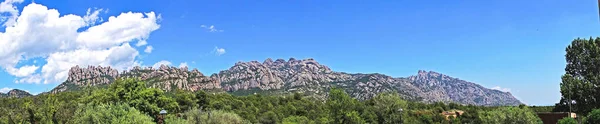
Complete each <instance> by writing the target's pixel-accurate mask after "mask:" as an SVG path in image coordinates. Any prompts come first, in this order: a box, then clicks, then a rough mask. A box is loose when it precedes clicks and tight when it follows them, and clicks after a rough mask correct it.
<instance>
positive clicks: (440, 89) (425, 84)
mask: <svg viewBox="0 0 600 124" xmlns="http://www.w3.org/2000/svg"><path fill="white" fill-rule="evenodd" d="M408 79H409V80H411V81H412V83H413V84H414V85H416V86H418V88H419V89H421V90H422V91H423V92H424V94H425V95H423V96H424V97H425V100H427V101H430V102H435V101H443V102H458V103H463V104H473V105H484V106H499V105H519V104H521V102H520V101H519V100H517V99H516V98H515V97H513V96H512V94H510V93H509V92H502V91H498V90H492V89H487V88H485V87H483V86H481V85H478V84H475V83H471V82H467V81H464V80H460V79H458V78H452V77H450V76H447V75H444V74H440V73H437V72H433V71H429V72H426V71H422V70H421V71H419V72H418V74H417V75H415V76H410V77H408Z"/></svg>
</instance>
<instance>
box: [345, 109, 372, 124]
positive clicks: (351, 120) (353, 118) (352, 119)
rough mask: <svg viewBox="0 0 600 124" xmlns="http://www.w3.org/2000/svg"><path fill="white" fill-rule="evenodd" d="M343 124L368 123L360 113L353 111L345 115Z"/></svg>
mask: <svg viewBox="0 0 600 124" xmlns="http://www.w3.org/2000/svg"><path fill="white" fill-rule="evenodd" d="M343 123H344V124H364V123H366V122H365V120H363V119H362V118H361V117H360V116H359V114H358V112H356V111H352V112H348V113H346V114H345V115H344V120H343Z"/></svg>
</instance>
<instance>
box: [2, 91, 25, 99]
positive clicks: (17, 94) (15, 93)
mask: <svg viewBox="0 0 600 124" xmlns="http://www.w3.org/2000/svg"><path fill="white" fill-rule="evenodd" d="M27 96H32V95H31V94H30V93H29V92H27V91H24V90H19V89H12V90H10V91H8V92H7V93H6V94H4V93H0V97H17V98H21V97H27Z"/></svg>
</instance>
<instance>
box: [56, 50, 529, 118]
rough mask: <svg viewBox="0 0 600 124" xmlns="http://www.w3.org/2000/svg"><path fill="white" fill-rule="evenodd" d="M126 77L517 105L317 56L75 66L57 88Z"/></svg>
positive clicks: (239, 90) (420, 76) (456, 84)
mask: <svg viewBox="0 0 600 124" xmlns="http://www.w3.org/2000/svg"><path fill="white" fill-rule="evenodd" d="M121 77H133V78H139V79H141V80H142V81H146V82H147V83H148V86H149V87H155V88H160V89H163V90H165V91H170V90H173V89H183V90H189V91H196V90H206V89H222V90H225V91H228V92H231V93H233V94H237V95H245V94H253V93H256V92H263V93H265V91H268V92H266V93H275V94H279V93H280V94H289V93H293V92H299V93H305V94H309V95H311V96H315V97H318V98H325V96H326V95H327V91H328V90H329V89H331V88H333V87H337V88H342V89H344V90H345V91H346V92H348V93H349V94H350V95H351V96H352V97H354V98H357V99H359V100H366V99H370V98H372V97H374V96H375V95H377V94H379V93H383V92H396V93H398V94H400V95H401V96H402V97H403V98H405V99H409V100H416V101H423V102H438V101H441V102H457V103H462V104H474V105H487V106H495V105H518V104H520V102H519V100H517V99H515V98H514V97H513V96H512V95H511V94H510V93H507V92H501V91H498V90H492V89H487V88H485V87H482V86H480V85H477V84H475V83H471V82H467V81H463V80H460V79H457V78H452V77H450V76H447V75H443V74H440V73H436V72H432V71H430V72H426V71H418V73H417V75H414V76H409V77H407V78H394V77H390V76H387V75H383V74H377V73H375V74H360V73H359V74H349V73H344V72H335V71H332V70H331V69H330V68H329V67H327V66H325V65H321V64H319V63H318V62H317V61H315V60H314V59H310V58H309V59H303V60H297V59H295V58H290V59H288V60H287V61H286V60H283V59H277V60H275V61H273V60H272V59H267V60H265V61H264V62H262V63H261V62H258V61H249V62H237V63H235V64H234V65H233V66H232V67H231V68H229V69H227V70H223V71H220V72H219V73H216V74H212V75H211V76H210V77H208V76H205V75H204V74H202V73H200V72H199V71H198V70H197V69H193V70H191V71H189V70H188V69H187V67H184V68H176V67H170V66H164V65H162V66H160V67H159V68H156V69H155V68H152V67H144V68H142V67H134V68H132V69H130V70H126V71H123V72H122V73H118V71H117V70H115V69H112V68H110V67H94V66H89V67H87V68H80V67H79V66H76V67H73V68H72V69H71V71H70V72H69V78H68V79H67V81H65V82H64V83H62V84H61V85H59V86H58V87H56V88H55V89H54V90H52V92H53V93H54V92H61V91H66V90H76V89H78V88H81V87H85V86H95V85H106V84H110V83H111V82H113V81H114V80H115V79H118V78H121Z"/></svg>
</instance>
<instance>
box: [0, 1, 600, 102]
mask: <svg viewBox="0 0 600 124" xmlns="http://www.w3.org/2000/svg"><path fill="white" fill-rule="evenodd" d="M16 1H18V0H16ZM31 3H32V1H28V0H25V1H22V2H14V3H13V4H12V5H14V6H15V7H16V8H17V10H18V12H23V9H24V8H25V6H28V5H30V4H31ZM35 4H39V5H42V6H45V7H47V8H49V9H56V10H57V11H58V12H59V13H60V16H64V15H67V14H74V15H78V16H81V17H84V16H85V15H89V14H87V13H86V12H87V11H88V9H90V8H91V10H92V12H94V10H99V9H102V10H100V11H99V12H100V13H99V14H98V15H97V17H99V18H102V20H96V21H95V22H97V23H95V24H90V25H91V26H83V27H82V28H80V29H78V31H79V32H82V31H84V30H87V29H92V28H91V27H94V26H96V25H99V24H102V23H104V22H110V21H112V20H110V19H109V18H110V16H119V15H120V14H121V13H124V12H130V11H131V12H134V13H148V12H154V13H156V16H157V17H158V15H160V18H157V19H156V21H155V22H153V23H148V24H154V23H156V24H158V25H160V26H159V27H158V28H156V29H149V30H148V32H150V33H149V34H148V36H147V37H145V36H146V35H144V33H141V34H140V35H139V36H140V37H143V38H142V39H144V40H145V41H147V45H140V46H138V45H136V44H137V43H138V41H136V39H134V40H132V41H124V42H125V43H129V44H130V46H132V47H131V48H134V49H135V51H136V52H137V53H138V54H137V55H136V54H133V53H132V54H118V55H134V57H135V58H134V59H133V60H129V59H123V60H128V61H126V62H125V63H126V64H122V66H126V65H136V64H137V65H144V66H152V65H154V64H155V63H157V62H159V61H163V60H164V61H169V62H170V63H172V65H174V66H178V65H179V64H180V63H187V65H188V66H189V67H191V68H198V69H199V70H200V71H202V72H203V73H205V74H210V73H216V72H218V71H219V70H223V69H227V68H229V67H231V66H232V65H233V64H234V63H235V62H238V61H250V60H258V61H261V62H262V61H263V60H265V59H266V58H284V59H288V58H290V57H294V58H299V59H302V58H314V59H316V60H317V61H319V62H320V63H321V64H325V65H327V66H329V67H330V68H332V69H333V70H336V71H343V72H353V73H358V72H360V73H374V72H378V73H383V74H387V75H391V76H394V77H406V76H410V75H414V74H416V73H417V71H418V70H431V71H436V72H440V73H443V74H447V75H450V76H452V77H457V78H460V79H464V80H467V81H471V82H475V83H478V84H481V85H483V86H485V87H488V88H493V87H496V88H500V89H505V90H510V92H511V93H512V94H513V95H515V96H516V97H517V98H518V99H520V100H521V101H523V102H525V103H527V104H532V105H553V104H554V103H556V102H557V101H558V100H559V99H560V93H559V83H560V76H561V75H562V74H563V73H564V67H565V60H564V54H565V51H564V50H565V47H566V46H567V45H568V44H569V43H570V42H571V40H573V39H574V38H577V37H586V38H587V37H590V36H594V37H595V36H600V35H598V32H599V30H600V25H599V24H600V21H599V20H598V6H597V3H596V2H595V1H563V0H541V1H522V0H503V1H481V0H464V1H447V0H439V1H438V0H435V1H434V0H432V1H408V0H396V1H353V0H343V1H342V0H339V1H338V0H331V1H317V0H306V1H294V2H290V1H278V0H273V1H270V0H266V1H231V0H221V1H197V0H172V1H164V0H161V1H159V0H143V1H141V0H128V1H114V0H103V1H79V0H68V1H61V0H59V1H56V0H36V1H35ZM31 8H33V7H31ZM1 10H2V9H1V8H0V11H1ZM32 10H33V9H32ZM107 10H108V11H107ZM10 15H11V14H9V13H4V14H0V16H5V17H9V16H10ZM24 15H25V14H20V16H24ZM80 20H81V19H80ZM115 20H116V19H115ZM34 21H35V20H34ZM17 22H18V23H21V22H24V21H21V20H17ZM85 22H86V23H85V24H88V22H89V21H85ZM114 22H116V21H114ZM150 22H152V21H150ZM203 25H204V26H203ZM152 26H153V25H150V26H149V27H152ZM211 26H212V28H211ZM7 27H10V26H2V28H0V32H6V31H7V30H8V29H7ZM115 30H117V29H115ZM45 32H52V31H51V30H46V31H45ZM136 36H138V35H136ZM15 37H16V36H15ZM80 37H81V36H80ZM0 38H1V37H0ZM78 38H79V37H78ZM5 39H6V38H5ZM90 39H92V38H90ZM77 40H79V39H77ZM138 40H139V39H138ZM36 41H39V42H40V44H43V43H41V42H44V40H40V39H36ZM5 42H7V43H8V42H11V41H10V40H8V41H5ZM15 42H16V41H15ZM19 42H27V41H25V40H22V41H19ZM1 43H2V40H1V39H0V44H1ZM24 44H25V43H24ZM116 46H121V47H123V46H125V45H114V44H113V46H108V47H98V49H96V50H106V49H110V48H113V47H116ZM147 46H152V50H151V52H144V50H145V49H146V48H148V47H147ZM23 48H26V47H23ZM32 48H34V47H32ZM124 48H130V47H129V46H127V47H124ZM57 49H59V48H57ZM78 49H80V48H73V49H63V48H62V47H61V48H60V49H59V50H55V49H52V50H50V51H49V52H48V51H44V50H39V51H42V52H40V54H35V55H34V54H31V55H28V52H29V51H35V49H23V50H18V51H20V52H21V53H23V54H15V55H20V56H25V57H27V59H17V60H19V62H18V63H17V64H14V63H13V64H12V65H10V64H8V65H7V66H3V71H0V82H1V83H0V88H18V89H25V90H28V91H31V92H33V93H39V92H43V91H47V90H50V89H52V88H53V87H55V86H56V85H58V84H59V83H60V82H45V83H44V80H45V79H46V78H45V76H39V77H38V79H40V80H34V81H26V82H18V80H20V79H25V78H27V77H30V76H31V75H35V74H39V75H44V74H46V73H45V72H43V71H42V68H44V66H45V65H48V70H52V69H50V68H51V66H50V65H51V64H48V63H50V62H47V61H48V60H50V59H48V58H53V57H48V56H49V55H52V53H57V52H65V51H67V52H68V51H73V50H78ZM87 49H92V47H89V48H87ZM61 50H62V51H61ZM1 52H2V51H0V53H1ZM15 53H18V52H15ZM90 53H93V52H90ZM113 53H114V52H113ZM218 53H221V54H218ZM10 55H12V54H10ZM90 55H93V54H90ZM112 55H113V54H111V55H110V56H112ZM118 55H115V56H118ZM0 56H2V55H1V54H0ZM28 56H31V57H28ZM110 56H109V57H107V58H110ZM54 57H56V56H54ZM67 58H68V57H67ZM124 58H126V57H124ZM108 60H110V61H111V62H107V63H105V64H107V65H111V64H115V63H117V64H118V63H119V62H120V61H117V60H115V59H107V61H108ZM118 60H121V59H118ZM34 61H35V62H34ZM73 61H75V60H73ZM8 63H10V62H8ZM72 63H78V62H72ZM83 63H88V64H90V63H91V64H97V63H104V62H101V61H98V62H83ZM0 64H1V62H0ZM26 65H32V67H33V66H35V67H38V69H35V70H34V71H32V72H31V73H26V72H27V71H22V72H23V73H22V74H23V75H18V74H16V73H9V71H8V70H6V68H7V67H15V68H19V67H24V66H26ZM23 69H25V68H23ZM63 70H64V68H63ZM59 72H60V71H56V74H60V73H59ZM27 74H29V75H27ZM48 74H49V75H50V76H52V75H51V74H55V73H48ZM57 79H61V78H57Z"/></svg>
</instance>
